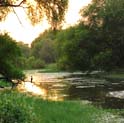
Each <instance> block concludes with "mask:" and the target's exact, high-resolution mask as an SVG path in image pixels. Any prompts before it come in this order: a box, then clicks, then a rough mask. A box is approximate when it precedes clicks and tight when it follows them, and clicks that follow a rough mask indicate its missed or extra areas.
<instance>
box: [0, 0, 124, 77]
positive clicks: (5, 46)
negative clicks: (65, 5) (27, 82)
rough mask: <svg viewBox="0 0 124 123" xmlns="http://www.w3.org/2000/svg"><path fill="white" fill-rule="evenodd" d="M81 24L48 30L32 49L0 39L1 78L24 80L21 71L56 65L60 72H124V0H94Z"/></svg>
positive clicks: (34, 42)
mask: <svg viewBox="0 0 124 123" xmlns="http://www.w3.org/2000/svg"><path fill="white" fill-rule="evenodd" d="M80 14H81V16H82V19H81V20H80V22H79V24H77V25H75V26H72V27H69V28H67V29H59V30H46V31H45V32H44V33H42V34H41V35H39V37H38V38H36V39H35V40H34V41H33V42H32V44H31V47H30V48H29V47H28V45H27V44H24V43H22V42H18V43H15V41H13V39H11V38H10V37H9V36H8V35H7V34H5V35H1V36H0V74H2V75H4V76H6V77H8V78H21V77H22V76H21V75H22V73H21V71H18V70H17V68H18V67H20V68H22V69H40V68H44V67H45V66H46V65H48V64H51V63H56V65H57V67H58V68H59V69H60V70H72V71H75V70H80V71H89V72H90V71H92V70H103V71H111V70H114V69H120V68H121V69H123V68H124V0H99V1H97V0H93V1H92V3H91V4H89V5H88V6H86V7H85V8H83V9H82V10H81V11H80Z"/></svg>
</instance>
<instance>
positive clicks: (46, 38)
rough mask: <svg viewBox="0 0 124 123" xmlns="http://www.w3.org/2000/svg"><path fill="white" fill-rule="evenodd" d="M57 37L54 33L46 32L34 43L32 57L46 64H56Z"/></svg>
mask: <svg viewBox="0 0 124 123" xmlns="http://www.w3.org/2000/svg"><path fill="white" fill-rule="evenodd" d="M55 35H56V34H55V33H54V32H53V31H46V32H44V33H43V34H41V35H40V36H39V37H38V38H37V39H35V40H34V41H33V43H32V46H31V49H32V55H33V56H34V57H35V58H36V59H40V60H42V61H44V62H45V63H46V64H49V63H53V62H55V60H56V51H55Z"/></svg>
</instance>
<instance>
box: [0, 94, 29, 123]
mask: <svg viewBox="0 0 124 123" xmlns="http://www.w3.org/2000/svg"><path fill="white" fill-rule="evenodd" d="M9 93H10V92H9ZM9 93H8V94H7V93H6V94H5V93H2V94H0V98H1V100H0V123H30V114H29V113H28V111H27V109H26V107H24V105H21V103H20V104H19V103H18V102H16V100H15V99H14V97H12V95H10V94H9Z"/></svg>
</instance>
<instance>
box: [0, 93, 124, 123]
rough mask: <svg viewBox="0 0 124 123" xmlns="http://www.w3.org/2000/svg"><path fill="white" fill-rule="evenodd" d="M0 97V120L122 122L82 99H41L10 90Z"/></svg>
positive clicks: (2, 122) (18, 122)
mask: <svg viewBox="0 0 124 123" xmlns="http://www.w3.org/2000/svg"><path fill="white" fill-rule="evenodd" d="M0 99H1V100H0V123H35V122H36V123H113V122H114V123H120V122H121V121H122V122H123V119H122V118H121V117H120V116H116V115H114V112H113V111H114V110H113V111H111V113H110V111H109V110H103V109H97V108H95V107H94V106H91V105H90V104H89V103H86V102H82V101H81V102H80V101H63V102H55V101H47V100H46V101H45V100H42V99H41V98H38V97H30V96H27V95H25V94H20V93H18V92H12V91H6V92H1V93H0ZM112 112H113V113H112ZM116 113H117V111H116ZM122 113H123V111H122Z"/></svg>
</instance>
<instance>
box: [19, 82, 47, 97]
mask: <svg viewBox="0 0 124 123" xmlns="http://www.w3.org/2000/svg"><path fill="white" fill-rule="evenodd" d="M18 89H19V90H20V91H26V92H30V93H32V94H35V95H41V96H45V95H46V91H45V89H43V88H40V87H38V86H36V85H35V84H33V83H31V82H24V83H22V84H21V85H20V86H18Z"/></svg>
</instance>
